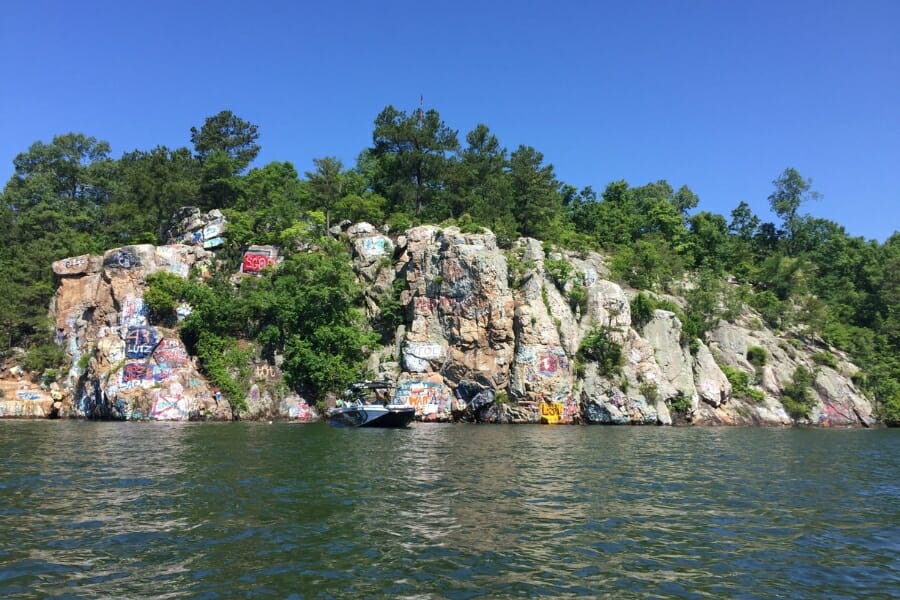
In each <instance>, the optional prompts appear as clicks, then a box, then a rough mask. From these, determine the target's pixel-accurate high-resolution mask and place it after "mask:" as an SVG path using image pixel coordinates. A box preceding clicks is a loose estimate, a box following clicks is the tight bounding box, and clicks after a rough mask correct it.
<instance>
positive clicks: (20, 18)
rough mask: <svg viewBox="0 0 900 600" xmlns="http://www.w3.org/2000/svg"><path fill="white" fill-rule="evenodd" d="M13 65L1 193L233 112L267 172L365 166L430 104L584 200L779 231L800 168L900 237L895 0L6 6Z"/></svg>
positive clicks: (832, 200)
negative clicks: (70, 143)
mask: <svg viewBox="0 0 900 600" xmlns="http://www.w3.org/2000/svg"><path fill="white" fill-rule="evenodd" d="M626 4H627V6H626ZM0 70H2V73H3V79H4V83H3V85H2V86H0V180H2V181H3V182H5V181H7V180H8V178H9V177H10V176H11V175H12V173H13V166H12V160H13V158H14V157H15V155H16V154H18V153H19V152H23V151H25V150H27V148H28V146H30V145H31V144H32V143H33V142H34V141H37V140H41V141H45V142H49V141H50V139H52V137H53V136H54V135H56V134H60V133H66V132H69V131H75V132H81V133H85V134H87V135H92V136H94V137H97V138H99V139H103V140H107V141H108V142H110V144H111V146H112V154H113V156H114V157H119V156H120V155H121V154H122V153H123V152H126V151H131V150H135V149H141V150H149V149H151V148H153V147H154V146H156V145H165V146H169V147H171V148H175V147H179V146H190V128H191V127H192V126H200V125H202V123H203V121H204V119H205V118H206V117H208V116H211V115H214V114H216V113H217V112H219V111H220V110H223V109H226V108H227V109H230V110H232V111H234V112H235V113H236V114H237V115H239V116H240V117H242V118H244V119H246V120H248V121H250V122H252V123H255V124H257V125H259V129H260V134H261V135H260V140H259V142H260V144H261V145H262V148H263V149H262V152H261V154H260V156H259V158H258V159H257V162H256V165H258V166H259V165H262V164H265V163H267V162H270V161H284V160H287V161H291V162H292V163H294V165H295V166H296V167H297V169H298V171H300V172H301V173H303V172H304V171H306V170H310V169H311V168H312V159H313V158H316V157H322V156H337V157H338V158H340V159H342V160H343V161H344V163H345V165H346V166H352V164H353V163H354V160H355V158H356V156H357V154H358V153H359V151H360V150H362V149H363V148H365V147H366V146H368V145H370V144H371V142H372V129H373V121H374V119H375V116H376V115H377V114H378V113H379V112H380V110H381V109H382V108H384V107H385V106H386V105H388V104H393V105H394V106H396V107H398V108H400V109H403V110H407V111H412V110H415V109H416V107H417V106H418V103H419V97H420V95H422V96H424V101H425V106H426V108H434V109H436V110H437V111H438V112H439V113H440V114H441V116H442V118H443V119H444V121H445V122H446V123H447V124H448V125H449V126H450V127H452V128H453V129H456V130H458V131H459V138H460V140H461V142H464V138H465V134H466V133H467V132H468V131H470V130H471V129H472V128H473V127H474V126H475V125H476V124H478V123H485V124H486V125H488V127H490V129H491V130H492V131H493V132H494V133H495V134H496V135H497V136H498V138H499V139H500V142H501V143H502V144H503V145H504V146H505V147H507V148H508V149H510V150H513V149H515V148H516V147H517V146H518V145H519V144H527V145H530V146H533V147H535V148H536V149H537V150H538V151H540V152H542V153H543V154H544V157H545V160H546V161H547V162H549V163H552V164H553V165H554V167H555V169H556V173H557V175H558V176H559V178H560V179H561V180H563V181H565V182H566V183H570V184H572V185H575V186H577V187H579V188H580V187H582V186H585V185H591V186H593V187H594V189H595V190H597V191H600V190H602V189H603V188H604V187H605V186H606V184H607V183H609V182H611V181H615V180H619V179H625V180H626V181H628V182H629V183H630V184H632V185H641V184H644V183H647V182H649V181H656V180H658V179H666V180H668V181H669V182H670V183H671V184H672V185H673V186H674V187H676V188H677V187H678V186H680V185H682V184H687V185H689V186H690V187H691V189H693V190H694V192H695V193H697V194H698V195H699V196H700V206H699V209H701V210H709V211H712V212H717V213H720V214H723V215H726V216H728V215H729V213H730V212H731V210H732V209H733V208H734V207H735V206H736V205H737V204H738V203H739V202H740V201H742V200H744V201H747V202H748V203H749V204H750V206H751V207H752V208H753V210H754V211H755V212H756V213H757V214H758V215H760V216H761V217H763V218H764V219H772V220H774V218H773V217H772V215H771V213H770V212H769V209H768V202H767V197H768V195H769V194H770V193H771V191H772V180H773V179H775V178H776V177H778V176H779V175H780V173H781V172H782V171H783V170H784V169H785V168H786V167H794V168H796V169H797V170H798V171H799V172H800V173H801V174H802V175H803V176H804V177H809V178H812V179H813V189H814V190H816V191H818V192H819V193H821V194H822V199H821V200H819V201H816V202H810V203H808V204H805V205H804V206H803V207H801V211H803V212H808V213H811V214H813V215H815V216H817V217H823V218H827V219H831V220H834V221H837V222H838V223H840V224H842V225H844V226H845V227H846V228H847V230H848V231H849V233H851V234H852V235H858V236H864V237H866V238H873V239H878V240H880V241H883V240H885V239H886V238H887V237H889V236H890V235H891V234H892V233H893V232H894V231H897V230H900V1H897V0H884V1H876V0H861V1H858V2H846V1H845V2H838V1H836V0H818V1H812V2H802V1H793V0H791V1H772V2H753V1H750V0H747V1H742V2H731V1H726V0H722V1H718V2H701V1H690V0H685V1H675V0H671V1H662V0H659V1H646V2H628V3H624V2H617V3H609V2H587V1H586V2H565V1H556V2H549V1H547V2H528V1H525V0H519V1H506V2H489V1H482V2H477V1H476V2H469V1H467V0H466V1H462V0H456V1H452V2H449V1H447V2H445V1H428V0H421V1H419V2H406V1H402V2H400V1H398V2H393V1H389V0H385V1H381V2H375V1H372V2H362V1H360V2H347V1H341V0H332V1H328V2H262V1H258V2H249V1H248V2H232V1H218V2H210V1H197V2H191V1H188V0H185V1H177V2H170V1H167V0H157V1H154V2H143V3H139V2H122V1H121V0H116V1H110V2H99V1H83V2H70V1H59V2H47V1H41V0H25V1H22V0H9V1H7V2H5V3H4V6H3V10H2V13H0Z"/></svg>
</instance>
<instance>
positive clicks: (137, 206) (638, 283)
mask: <svg viewBox="0 0 900 600" xmlns="http://www.w3.org/2000/svg"><path fill="white" fill-rule="evenodd" d="M258 140H259V131H258V128H257V127H256V126H255V125H253V124H251V123H249V122H247V121H244V120H243V119H241V118H239V117H238V116H236V115H234V114H233V113H231V112H230V111H222V112H220V113H219V114H217V115H214V116H212V117H209V118H207V119H206V120H205V122H204V123H203V124H202V125H201V126H200V127H199V128H198V127H194V128H192V129H191V131H190V142H191V144H192V146H193V147H192V148H188V147H182V148H176V149H170V148H166V147H163V146H158V147H156V148H153V149H151V150H135V151H133V152H128V153H125V154H123V155H122V156H121V157H120V158H118V159H115V158H113V157H111V156H110V148H109V145H108V144H107V143H106V142H103V141H100V140H97V139H95V138H92V137H88V136H85V135H83V134H74V133H70V134H65V135H60V136H57V137H55V138H54V139H53V140H52V141H51V142H50V143H43V142H36V143H35V144H33V145H32V146H31V147H30V148H29V149H28V150H27V151H26V152H23V153H22V154H20V155H18V156H17V157H16V158H15V160H14V166H15V174H14V175H13V176H12V178H11V179H10V180H9V181H8V182H7V184H6V186H5V188H4V190H3V192H2V202H0V236H2V243H0V258H2V260H0V334H2V335H3V339H4V342H5V344H4V345H5V346H6V347H7V348H8V347H11V346H15V345H21V346H28V347H33V348H39V347H44V346H46V345H47V344H48V343H49V341H50V340H49V337H48V336H49V335H50V328H49V327H48V324H47V323H46V308H45V307H46V306H47V305H48V303H49V300H50V298H51V296H52V294H53V290H54V281H53V279H52V273H51V272H50V263H51V262H53V261H54V260H57V259H59V258H63V257H66V256H73V255H78V254H84V253H99V252H102V251H103V250H105V249H107V248H110V247H116V246H121V245H125V244H131V243H139V242H149V243H162V242H164V241H165V240H163V239H162V237H163V235H164V232H165V230H166V225H167V221H168V219H169V217H170V216H171V215H172V213H173V212H174V211H175V210H176V209H177V208H179V207H181V206H188V205H192V206H199V207H201V208H203V209H205V210H209V209H212V208H218V209H221V210H223V211H224V212H225V213H226V216H227V217H228V220H229V241H228V243H229V246H228V248H226V251H225V252H224V254H223V255H222V256H223V257H224V258H225V259H227V260H231V261H232V262H233V263H234V264H236V261H237V260H239V257H240V253H241V250H242V248H244V247H246V245H248V244H267V243H272V244H278V245H280V246H282V247H284V248H288V249H290V248H291V247H298V246H303V247H306V246H307V245H308V244H309V243H310V242H312V243H313V244H314V245H315V246H316V247H318V248H323V247H325V246H326V245H328V242H327V239H326V236H324V235H323V233H324V231H325V230H327V229H328V228H330V226H331V225H332V224H333V223H334V222H337V221H341V220H344V219H349V220H351V221H359V220H366V221H370V222H372V223H376V224H382V223H384V224H388V225H390V226H391V227H393V228H394V229H401V228H404V227H407V226H410V225H413V224H417V223H422V222H448V221H449V222H453V223H456V224H458V225H460V226H462V227H482V226H483V227H487V228H490V229H491V230H493V231H494V232H495V233H496V234H497V237H498V240H499V241H500V243H501V245H503V244H509V243H511V242H512V240H514V239H515V238H516V237H518V236H531V237H536V238H540V239H543V240H545V241H547V242H549V243H553V244H556V245H559V246H562V247H567V248H571V249H575V250H582V251H588V250H600V251H604V252H607V253H609V254H610V256H611V257H612V265H613V269H614V272H615V274H616V275H617V276H618V277H619V278H620V279H621V280H622V281H624V282H626V283H629V284H631V285H633V286H635V287H638V288H642V289H648V290H656V291H672V292H679V291H681V290H680V288H679V285H680V282H683V281H684V280H685V277H686V276H690V279H691V280H692V281H694V282H695V285H694V286H693V288H692V291H691V293H690V298H689V299H690V301H691V302H690V304H691V307H692V309H691V310H689V311H688V314H687V315H686V320H687V321H689V327H688V329H689V330H690V334H691V335H702V333H703V331H704V330H705V328H707V327H708V326H709V324H710V323H712V322H714V320H715V318H717V317H719V316H721V315H722V311H723V308H722V306H723V305H722V302H721V299H722V298H723V297H728V298H731V299H734V298H737V299H738V300H739V301H740V302H747V303H749V304H750V305H752V306H753V307H754V308H756V309H757V310H758V311H759V313H760V314H761V315H762V317H763V318H764V319H765V321H766V322H767V324H768V325H770V326H772V327H775V328H778V329H780V330H782V331H784V332H791V333H793V334H797V335H808V336H809V335H817V336H820V337H821V338H823V339H824V340H825V341H827V342H828V343H831V344H833V345H835V346H837V347H839V348H842V349H844V350H846V351H848V352H850V353H851V354H852V355H853V356H854V357H855V359H856V360H857V361H858V363H859V364H860V365H862V366H863V367H864V372H863V373H860V374H859V381H861V382H862V383H863V384H864V385H865V386H866V388H867V389H868V390H869V391H870V392H871V393H872V394H873V395H874V396H875V397H876V398H877V400H879V402H880V406H881V409H882V411H883V415H884V417H885V418H886V419H888V420H892V421H895V422H897V421H900V352H898V350H900V308H898V307H900V234H897V233H895V234H894V235H893V236H892V237H891V238H890V239H888V240H887V241H886V242H885V243H883V244H881V243H878V242H876V241H867V240H864V239H863V238H859V237H853V236H850V235H848V233H847V232H846V231H845V229H844V228H843V227H841V226H840V225H838V224H837V223H834V222H831V221H828V220H825V219H819V218H815V217H812V216H810V215H808V214H806V213H804V212H803V211H802V208H803V206H804V204H806V203H807V202H808V201H810V200H813V199H814V198H815V193H814V192H813V191H812V188H811V182H810V180H809V179H806V178H804V177H803V176H801V175H800V174H799V173H798V172H797V171H796V170H794V169H790V168H789V169H786V170H785V171H784V172H783V173H782V174H781V175H779V176H778V177H777V179H775V181H774V182H773V184H774V188H773V191H772V194H771V195H770V196H769V203H770V206H771V208H772V210H773V213H774V214H775V215H776V217H777V218H778V220H779V222H777V223H772V222H764V221H763V220H762V219H761V218H760V217H758V216H757V215H755V214H753V212H752V210H751V209H750V207H749V206H748V204H747V203H745V202H740V203H739V204H738V205H737V206H736V207H735V208H734V210H732V211H731V213H730V215H728V216H723V215H719V214H714V213H710V212H707V211H702V210H701V211H697V210H696V209H697V207H698V204H699V199H698V198H697V196H696V195H695V194H694V193H693V192H692V191H691V190H690V189H689V188H688V187H687V186H682V187H680V188H678V189H677V190H676V189H675V188H673V186H671V185H670V184H669V183H668V182H666V181H657V182H651V183H648V184H646V185H642V186H637V187H632V186H630V185H629V184H628V183H626V182H625V181H616V182H612V183H609V184H608V185H606V187H605V188H604V189H603V191H602V192H601V193H599V194H598V193H597V192H595V191H594V190H593V189H592V188H591V187H586V188H584V189H581V190H578V189H576V188H574V187H573V186H570V185H567V184H566V183H564V182H562V181H560V180H559V179H558V178H557V176H556V174H555V172H554V169H553V166H552V165H551V164H549V163H547V162H546V161H545V160H544V157H543V155H542V154H541V153H540V152H539V151H537V150H536V149H535V148H532V147H530V146H525V145H522V146H519V147H518V148H516V149H514V150H512V151H509V150H507V149H506V148H504V147H503V146H502V145H501V143H500V141H499V140H498V139H497V137H496V136H495V135H493V134H492V133H491V131H490V129H489V128H488V127H487V126H485V125H478V126H476V127H475V128H474V129H473V130H472V131H470V132H468V133H467V134H466V135H465V139H464V143H461V142H460V140H459V138H458V133H457V131H455V130H453V129H451V128H450V127H448V126H447V125H446V124H445V123H444V122H443V120H442V119H441V117H440V115H439V114H438V112H437V111H435V110H428V111H423V110H418V111H413V112H411V113H407V112H404V111H401V110H398V109H396V108H394V107H392V106H388V107H386V108H385V109H384V110H382V111H381V112H380V113H379V114H378V116H377V117H376V118H375V121H374V129H373V132H372V145H371V147H369V148H366V149H364V150H363V151H362V152H361V153H360V154H359V156H358V158H357V160H356V163H355V164H354V165H352V166H349V167H348V166H345V165H344V164H343V163H342V162H341V161H340V160H339V159H337V158H335V157H329V156H323V157H318V158H315V159H313V160H312V161H311V168H310V170H308V171H305V172H304V173H303V174H302V176H301V175H300V174H299V173H298V171H297V170H296V168H295V167H294V165H292V164H291V163H289V162H271V163H269V164H266V165H263V166H260V167H257V168H253V169H250V165H251V164H252V162H253V161H254V159H255V158H256V156H257V155H258V153H259V150H260V146H259V144H258ZM341 252H342V251H341V250H340V249H337V248H332V247H329V252H327V253H326V254H328V256H329V257H330V258H331V259H332V261H333V262H332V263H330V264H329V265H328V268H329V269H335V270H337V271H336V272H338V273H339V274H340V277H344V275H345V273H346V272H345V271H340V270H339V269H340V264H345V268H346V261H345V260H344V259H346V256H345V255H343V254H341ZM314 254H315V253H314ZM302 255H303V256H307V258H305V259H302V260H301V259H291V260H289V261H288V262H287V263H286V265H285V266H284V267H283V268H282V269H279V270H278V271H277V272H276V273H273V274H272V275H271V276H270V277H266V278H262V279H259V280H254V283H252V284H248V286H251V287H253V291H252V293H250V292H249V291H247V290H243V291H235V290H234V288H233V286H227V285H224V284H223V285H222V286H220V289H219V293H220V295H225V294H232V295H233V296H234V297H235V298H238V297H239V298H240V302H237V304H234V305H228V303H225V302H219V306H218V308H210V309H209V310H211V311H213V312H214V314H217V315H218V316H217V317H216V318H215V319H212V320H211V321H212V322H214V323H216V326H215V328H213V327H212V326H209V327H208V329H203V327H204V326H202V325H191V326H190V327H194V330H192V329H190V327H188V334H186V335H187V336H188V337H190V336H194V337H193V338H192V340H193V342H192V343H195V344H200V345H202V344H203V342H202V340H203V339H204V338H203V335H204V333H205V334H209V335H210V336H214V338H208V339H207V345H209V344H212V346H215V344H213V342H211V341H209V340H213V339H214V340H218V342H216V343H218V344H222V343H225V344H226V345H227V344H228V343H231V342H232V341H233V340H236V339H238V338H241V337H245V338H246V337H248V336H250V337H252V339H255V340H257V341H261V343H262V344H263V346H265V347H267V348H271V349H272V351H278V352H283V353H285V355H286V357H287V361H288V363H289V365H294V366H295V368H294V370H293V371H292V372H293V375H292V377H293V379H292V385H297V386H307V387H310V388H313V389H317V390H324V389H326V388H329V387H331V386H332V385H333V384H334V381H332V380H330V379H328V377H327V376H325V375H323V374H321V373H319V374H318V375H315V376H314V377H313V376H311V375H309V374H306V375H304V372H306V371H308V372H309V373H312V372H313V371H314V369H313V370H310V369H306V367H307V366H309V365H310V364H314V363H315V361H316V360H318V359H317V357H321V356H325V355H326V354H324V353H327V352H328V348H329V347H335V348H336V347H338V346H341V347H343V346H346V345H348V344H350V345H355V346H356V347H357V348H358V347H360V346H365V345H366V344H369V343H371V340H369V339H357V338H353V339H352V340H350V339H345V338H341V337H340V335H338V334H335V335H336V336H337V337H335V338H334V339H333V340H331V341H330V342H326V341H325V340H326V338H328V337H329V336H330V335H331V334H333V333H334V331H338V330H340V329H341V328H343V327H348V328H349V329H354V330H355V331H357V332H359V331H362V329H361V328H360V327H359V326H358V325H359V323H358V319H359V314H358V313H357V312H355V309H354V308H353V307H354V306H355V303H356V302H358V296H354V295H352V294H351V296H350V297H348V299H347V302H346V303H345V304H344V303H342V304H341V306H342V308H341V310H339V311H337V312H335V313H333V314H329V315H318V316H317V317H315V318H313V319H312V322H314V323H315V324H316V326H317V327H319V330H318V332H316V330H302V326H303V325H302V324H301V321H304V322H305V319H299V318H298V317H297V316H296V314H297V313H296V312H292V311H296V310H298V309H296V307H295V308H289V307H288V304H289V302H288V298H289V297H294V296H296V294H297V291H298V289H300V287H304V289H307V290H309V289H312V290H315V289H317V288H318V291H319V293H325V294H328V295H327V296H323V297H329V298H331V297H332V296H331V294H335V293H338V291H337V290H338V288H337V287H330V286H331V285H337V284H335V283H334V282H332V283H331V284H329V283H327V280H322V281H319V280H318V279H317V277H318V275H323V274H324V271H322V270H321V269H322V267H321V265H313V264H307V263H306V262H304V261H308V260H311V259H309V258H308V256H309V253H305V254H302ZM323 260H324V259H323ZM231 266H234V265H231ZM304 273H316V274H317V276H316V277H312V278H311V277H309V276H308V275H304ZM726 281H728V282H729V283H728V284H726ZM345 283H346V282H344V281H341V282H340V285H341V286H343V285H345ZM298 286H300V287H298ZM346 289H348V290H350V289H353V288H352V287H351V288H346ZM229 290H230V291H229ZM170 291H171V292H172V293H174V291H178V292H179V293H180V294H186V293H187V292H186V291H185V290H170ZM726 292H727V293H726ZM242 294H243V295H242ZM223 297H224V296H223ZM197 301H198V302H199V300H197ZM215 304H216V303H215V302H214V303H213V304H211V305H210V306H213V305H215ZM726 304H728V303H726ZM238 305H240V306H238ZM229 306H230V308H229ZM215 310H224V311H225V312H226V313H227V314H219V313H215ZM201 312H202V311H201ZM291 315H294V316H291ZM323 328H324V329H323ZM214 329H215V330H214ZM201 330H202V331H201ZM332 330H334V331H332ZM191 331H193V333H190V332H191ZM222 340H225V342H222ZM329 344H332V345H331V346H329ZM212 346H210V347H212ZM216 347H217V346H216ZM219 354H221V353H219ZM213 355H215V353H212V354H210V356H213ZM359 360H360V357H359V356H347V357H346V364H345V365H343V366H342V367H341V369H349V370H352V367H353V365H357V364H358V363H359ZM210 368H212V367H210ZM343 373H344V376H347V375H348V371H346V370H345V371H343ZM311 377H313V378H311ZM316 377H318V379H316V380H313V379H315V378H316Z"/></svg>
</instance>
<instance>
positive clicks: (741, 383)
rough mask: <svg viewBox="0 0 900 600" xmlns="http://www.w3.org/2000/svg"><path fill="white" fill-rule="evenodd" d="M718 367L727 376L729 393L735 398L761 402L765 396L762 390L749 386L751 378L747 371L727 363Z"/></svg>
mask: <svg viewBox="0 0 900 600" xmlns="http://www.w3.org/2000/svg"><path fill="white" fill-rule="evenodd" d="M719 368H720V369H722V373H724V374H725V377H727V378H728V382H729V383H730V384H731V393H732V395H733V396H734V397H735V398H742V399H744V400H750V401H751V402H762V400H763V399H764V398H765V394H764V393H763V392H762V390H758V389H756V388H753V387H750V384H751V383H752V380H751V376H750V374H749V373H747V372H745V371H741V370H740V369H735V368H734V367H730V366H728V365H721V366H720V367H719Z"/></svg>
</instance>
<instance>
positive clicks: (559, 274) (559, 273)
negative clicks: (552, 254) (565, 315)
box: [544, 257, 572, 292]
mask: <svg viewBox="0 0 900 600" xmlns="http://www.w3.org/2000/svg"><path fill="white" fill-rule="evenodd" d="M544 271H546V272H547V275H549V276H550V279H551V280H552V281H553V284H554V285H555V286H556V288H557V289H558V290H559V291H560V292H562V291H564V290H565V287H566V283H567V282H568V281H569V279H570V278H571V277H572V265H571V264H570V263H569V261H567V260H566V259H565V258H549V257H548V258H545V259H544Z"/></svg>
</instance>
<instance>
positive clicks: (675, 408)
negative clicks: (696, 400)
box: [668, 392, 691, 415]
mask: <svg viewBox="0 0 900 600" xmlns="http://www.w3.org/2000/svg"><path fill="white" fill-rule="evenodd" d="M668 404H669V410H671V411H672V412H674V413H676V414H679V415H686V414H687V413H688V412H690V410H691V399H690V398H688V397H687V396H685V395H684V394H682V393H681V392H678V395H677V396H675V397H674V398H670V399H669V400H668Z"/></svg>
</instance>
